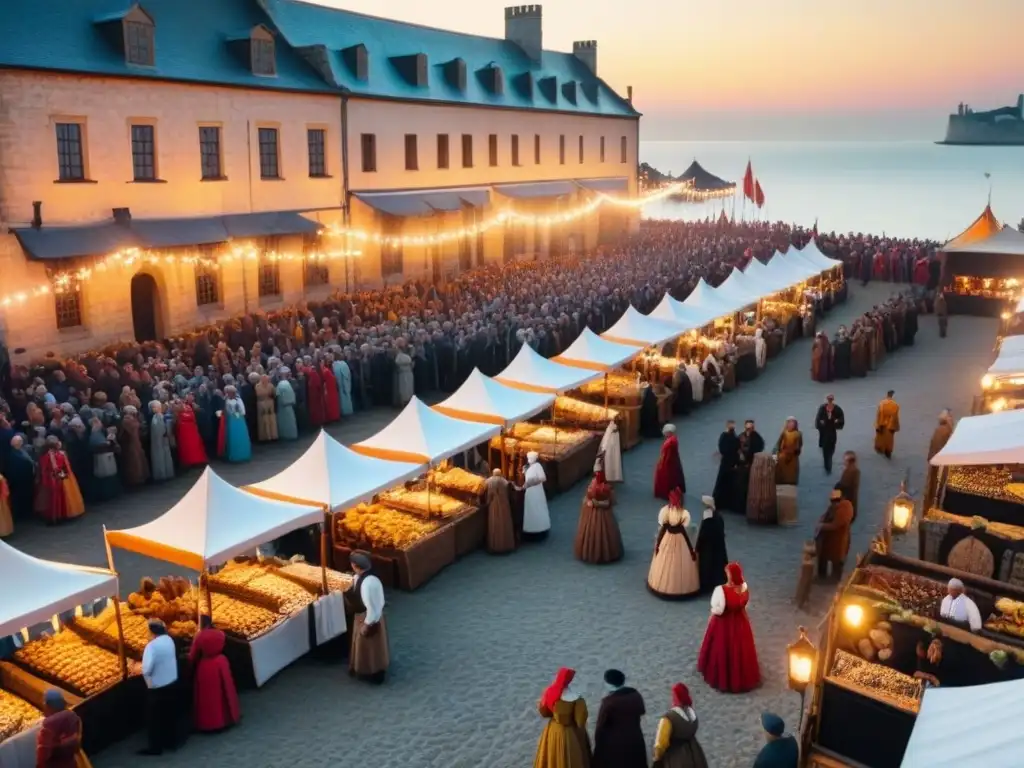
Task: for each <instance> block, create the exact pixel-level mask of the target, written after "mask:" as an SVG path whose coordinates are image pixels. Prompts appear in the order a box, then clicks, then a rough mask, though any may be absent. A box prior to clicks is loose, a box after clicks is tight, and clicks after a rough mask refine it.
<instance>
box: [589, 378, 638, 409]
mask: <svg viewBox="0 0 1024 768" xmlns="http://www.w3.org/2000/svg"><path fill="white" fill-rule="evenodd" d="M606 380H607V382H608V384H607V392H608V396H609V397H614V398H615V399H617V400H626V401H630V400H636V401H638V402H639V400H640V384H639V382H638V380H637V375H636V374H635V373H625V372H622V371H612V372H611V373H609V374H608V375H607V377H605V376H602V377H600V378H598V379H594V380H593V381H588V382H587V383H586V384H584V385H583V386H582V387H580V392H581V393H582V394H583V395H584V396H585V397H591V398H603V397H604V395H605V391H606V387H605V381H606Z"/></svg>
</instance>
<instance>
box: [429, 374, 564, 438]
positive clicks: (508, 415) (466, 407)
mask: <svg viewBox="0 0 1024 768" xmlns="http://www.w3.org/2000/svg"><path fill="white" fill-rule="evenodd" d="M554 402H555V397H554V395H551V394H544V393H540V392H529V391H527V390H523V389H517V388H515V387H510V386H508V385H506V384H502V383H501V382H500V381H497V380H495V379H492V378H491V377H489V376H485V375H484V374H482V373H480V370H479V369H477V368H474V369H473V372H472V373H471V374H470V375H469V377H468V378H467V379H466V381H465V382H464V383H463V384H462V386H461V387H459V388H458V389H457V390H455V392H453V393H452V395H451V396H450V397H448V398H446V399H445V400H443V401H441V402H440V403H438V404H437V405H435V406H434V410H435V411H438V412H440V413H442V414H444V415H445V416H450V417H451V418H453V419H462V420H463V421H473V422H479V423H483V424H496V425H498V426H500V427H504V428H509V427H511V426H512V425H514V424H516V423H518V422H520V421H526V420H527V419H529V418H530V417H532V416H536V415H537V414H538V413H540V412H541V411H543V410H546V409H547V408H550V407H551V406H552V405H554Z"/></svg>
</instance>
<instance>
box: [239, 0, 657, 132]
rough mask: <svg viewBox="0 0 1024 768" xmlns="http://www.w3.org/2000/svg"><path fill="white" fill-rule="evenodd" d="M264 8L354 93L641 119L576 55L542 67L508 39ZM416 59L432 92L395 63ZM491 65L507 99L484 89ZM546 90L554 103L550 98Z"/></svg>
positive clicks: (284, 6) (267, 1)
mask: <svg viewBox="0 0 1024 768" xmlns="http://www.w3.org/2000/svg"><path fill="white" fill-rule="evenodd" d="M259 3H260V5H261V6H262V7H263V8H264V9H265V10H266V12H267V14H268V16H269V17H270V20H271V22H272V26H273V27H274V28H275V29H276V30H277V31H278V32H279V33H280V34H281V36H282V37H284V39H285V40H287V41H288V43H290V44H291V45H292V46H294V47H296V48H307V47H308V48H312V49H317V48H319V49H320V51H319V52H320V53H324V54H326V61H327V63H328V65H329V67H330V73H329V74H330V76H331V78H332V79H333V80H334V82H335V83H336V84H337V85H339V86H341V87H342V88H344V89H346V90H347V91H349V92H351V93H352V94H356V95H366V96H379V97H385V98H394V99H419V100H425V101H438V102H453V103H458V104H473V105H488V106H501V107H514V108H517V109H545V110H559V111H565V112H578V113H580V114H597V115H610V116H611V115H619V116H624V117H625V116H629V117H634V116H637V114H638V113H637V112H636V111H635V110H634V109H633V108H632V106H630V104H629V103H628V102H627V101H626V100H625V99H623V98H621V97H620V96H618V95H617V94H616V93H615V92H614V91H613V90H612V89H611V88H610V87H608V85H607V84H606V83H605V82H604V81H603V80H601V79H600V78H598V77H596V76H595V75H594V74H593V73H591V72H590V70H589V69H587V67H586V65H584V64H583V63H582V62H580V61H579V59H577V58H576V57H575V56H573V55H572V54H571V53H558V52H555V51H544V52H543V53H542V55H541V60H540V62H533V61H531V60H530V59H529V58H528V57H527V55H526V54H525V53H524V52H523V50H522V49H521V48H520V47H519V46H518V45H516V44H515V43H510V42H508V41H506V40H499V39H495V38H490V37H480V36H477V35H467V34H463V33H460V32H450V31H447V30H442V29H433V28H430V27H422V26H419V25H416V24H409V23H406V22H401V21H394V20H391V19H382V18H377V17H375V16H365V15H363V14H359V13H353V12H352V11H345V10H340V9H337V8H327V7H325V6H321V5H313V4H310V3H304V2H295V1H294V0H259ZM360 43H361V44H363V45H365V46H366V50H367V54H368V63H369V67H368V77H367V78H366V80H363V81H360V80H358V79H357V78H356V77H355V75H354V73H353V71H352V69H351V68H350V67H349V65H348V64H347V63H346V62H345V60H344V56H343V55H342V53H341V52H342V51H344V50H345V49H348V48H352V47H353V46H356V45H359V44H360ZM417 53H422V54H426V56H427V66H428V75H429V78H428V84H427V85H426V86H425V87H422V86H416V85H413V84H411V83H410V82H409V81H408V80H407V79H406V78H405V77H403V75H402V74H401V73H400V72H399V71H398V69H397V68H396V66H395V63H394V62H393V59H396V58H399V57H406V56H413V55H415V54H417ZM455 59H462V60H463V61H464V62H465V64H466V79H465V84H466V87H465V89H464V90H459V89H458V88H456V87H453V86H452V85H451V84H450V79H446V78H445V77H444V69H445V67H444V65H445V64H448V63H450V62H452V61H453V60H455ZM489 65H497V66H498V67H500V68H501V70H502V75H503V77H504V88H503V92H502V93H494V92H492V91H491V90H489V89H488V88H487V87H485V82H486V80H487V78H486V74H485V72H484V70H486V69H487V67H488V66H489ZM526 74H529V75H532V84H533V87H532V88H531V89H529V91H532V93H530V94H529V95H528V94H527V89H526V88H525V87H524V86H525V83H524V81H523V77H522V76H523V75H526ZM545 78H554V83H553V84H556V85H557V87H556V88H553V89H552V88H544V89H542V88H541V87H539V84H540V83H541V81H542V80H544V79H545ZM547 82H548V84H549V85H550V84H552V83H551V81H547ZM567 83H576V84H577V87H576V88H575V89H572V88H570V89H565V88H563V87H562V86H563V85H565V84H567ZM542 90H546V91H548V93H549V94H550V95H551V96H553V97H554V98H553V99H550V98H549V97H548V96H545V95H544V94H543V93H542V92H541V91H542ZM566 91H569V94H568V95H567V93H566ZM570 96H572V97H573V98H570ZM591 97H593V98H591Z"/></svg>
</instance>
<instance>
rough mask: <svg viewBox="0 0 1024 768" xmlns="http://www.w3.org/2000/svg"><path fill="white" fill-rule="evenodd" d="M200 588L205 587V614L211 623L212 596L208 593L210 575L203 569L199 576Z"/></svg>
mask: <svg viewBox="0 0 1024 768" xmlns="http://www.w3.org/2000/svg"><path fill="white" fill-rule="evenodd" d="M199 584H200V588H201V589H202V588H204V587H205V590H204V591H205V592H206V613H207V615H208V616H209V617H210V621H213V594H212V593H211V592H210V574H209V573H208V572H207V571H206V569H205V568H204V569H203V571H202V573H200V574H199Z"/></svg>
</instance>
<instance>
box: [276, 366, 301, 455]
mask: <svg viewBox="0 0 1024 768" xmlns="http://www.w3.org/2000/svg"><path fill="white" fill-rule="evenodd" d="M278 373H279V374H280V376H281V380H280V381H279V382H277V434H278V437H279V438H280V439H281V440H298V439H299V425H298V422H297V421H296V420H295V390H294V389H293V388H292V382H291V378H292V372H291V370H290V369H289V368H288V366H284V365H283V366H281V367H280V368H279V369H278Z"/></svg>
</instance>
